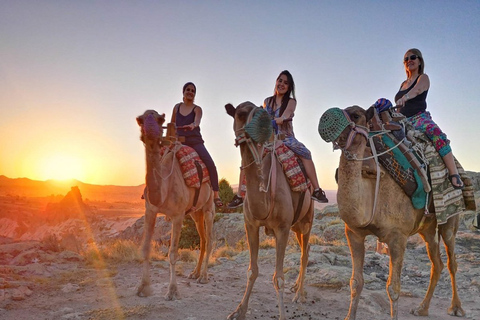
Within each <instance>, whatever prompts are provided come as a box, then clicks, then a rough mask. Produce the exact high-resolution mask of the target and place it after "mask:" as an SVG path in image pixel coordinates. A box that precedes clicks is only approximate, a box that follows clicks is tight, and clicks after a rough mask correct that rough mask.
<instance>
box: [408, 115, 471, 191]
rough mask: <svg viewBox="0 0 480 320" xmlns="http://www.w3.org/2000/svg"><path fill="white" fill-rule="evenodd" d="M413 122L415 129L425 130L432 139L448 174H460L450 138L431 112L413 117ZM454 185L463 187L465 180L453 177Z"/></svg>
mask: <svg viewBox="0 0 480 320" xmlns="http://www.w3.org/2000/svg"><path fill="white" fill-rule="evenodd" d="M411 121H412V124H413V125H414V127H415V129H417V130H420V131H422V132H424V133H425V134H426V135H427V137H428V138H429V139H430V140H431V141H432V143H433V146H434V147H435V150H437V151H438V153H439V154H440V156H441V157H442V159H443V162H444V163H445V166H446V167H447V170H448V175H449V176H452V175H458V169H457V166H456V164H455V159H454V157H453V153H452V148H451V147H450V140H448V138H447V135H446V134H445V133H444V132H443V131H442V130H441V129H440V127H439V126H438V125H437V124H436V123H435V121H433V119H432V117H431V115H430V113H429V112H424V113H422V114H420V115H417V116H414V117H413V118H412V120H411ZM451 183H452V185H453V186H454V187H462V186H463V182H462V180H461V179H460V178H458V180H457V179H451Z"/></svg>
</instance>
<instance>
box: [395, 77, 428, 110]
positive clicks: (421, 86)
mask: <svg viewBox="0 0 480 320" xmlns="http://www.w3.org/2000/svg"><path fill="white" fill-rule="evenodd" d="M429 88H430V79H429V78H428V76H427V75H426V74H421V75H420V76H418V81H417V84H416V85H415V86H414V87H413V88H412V90H410V91H409V92H407V93H406V94H404V95H403V97H401V98H400V99H399V100H398V101H397V102H396V104H397V106H404V105H405V102H407V101H408V100H410V99H413V98H415V97H416V96H418V95H420V94H422V93H423V92H425V91H427V90H428V89H429Z"/></svg>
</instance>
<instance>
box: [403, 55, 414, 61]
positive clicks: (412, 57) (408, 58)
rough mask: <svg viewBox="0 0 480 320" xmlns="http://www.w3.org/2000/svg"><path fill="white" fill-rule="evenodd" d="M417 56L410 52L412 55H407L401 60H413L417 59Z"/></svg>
mask: <svg viewBox="0 0 480 320" xmlns="http://www.w3.org/2000/svg"><path fill="white" fill-rule="evenodd" d="M417 58H418V56H417V55H416V54H412V55H411V56H409V57H405V58H403V62H408V60H412V61H414V60H417Z"/></svg>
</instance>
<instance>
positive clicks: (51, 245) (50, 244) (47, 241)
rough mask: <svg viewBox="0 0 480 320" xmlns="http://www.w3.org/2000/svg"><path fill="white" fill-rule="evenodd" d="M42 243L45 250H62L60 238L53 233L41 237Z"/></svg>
mask: <svg viewBox="0 0 480 320" xmlns="http://www.w3.org/2000/svg"><path fill="white" fill-rule="evenodd" d="M42 243H43V245H44V246H45V249H46V250H49V251H53V252H61V251H63V250H64V248H63V247H62V245H60V239H59V238H58V237H57V236H56V235H55V234H53V233H52V234H49V235H47V236H45V237H44V238H43V239H42Z"/></svg>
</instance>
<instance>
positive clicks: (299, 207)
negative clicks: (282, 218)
mask: <svg viewBox="0 0 480 320" xmlns="http://www.w3.org/2000/svg"><path fill="white" fill-rule="evenodd" d="M305 193H306V192H305V191H303V192H302V193H300V199H299V201H298V206H297V209H296V210H295V215H294V216H293V222H292V226H293V225H294V224H295V223H296V222H297V220H298V217H300V212H301V211H302V207H303V202H304V201H305Z"/></svg>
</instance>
